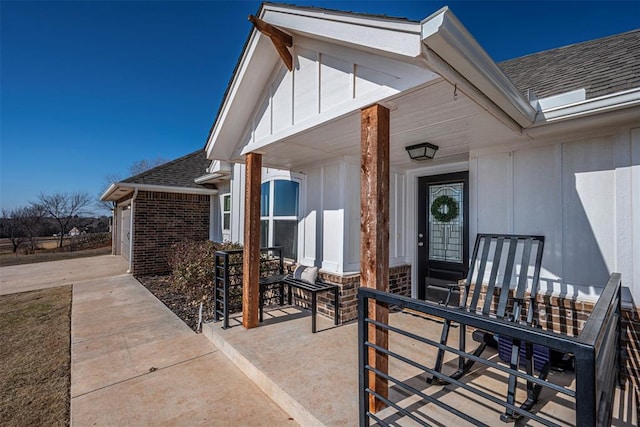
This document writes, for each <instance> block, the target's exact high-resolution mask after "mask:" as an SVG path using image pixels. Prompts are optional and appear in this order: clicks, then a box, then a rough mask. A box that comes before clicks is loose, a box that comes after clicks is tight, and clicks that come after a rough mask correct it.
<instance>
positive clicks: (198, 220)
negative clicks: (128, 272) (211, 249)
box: [132, 191, 210, 275]
mask: <svg viewBox="0 0 640 427" xmlns="http://www.w3.org/2000/svg"><path fill="white" fill-rule="evenodd" d="M209 197H210V196H209V195H202V194H180V193H164V192H151V191H140V192H139V193H138V195H137V197H136V199H135V201H134V208H133V209H134V210H133V215H134V219H133V224H134V225H133V227H134V229H133V261H132V273H133V274H134V275H145V274H159V273H166V272H168V271H169V266H168V264H167V254H168V251H169V249H170V247H171V245H172V244H173V243H175V242H179V241H182V240H196V241H199V240H207V239H208V238H209V209H210V203H209Z"/></svg>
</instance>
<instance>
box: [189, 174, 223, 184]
mask: <svg viewBox="0 0 640 427" xmlns="http://www.w3.org/2000/svg"><path fill="white" fill-rule="evenodd" d="M230 179H231V172H215V173H208V174H206V175H202V176H199V177H197V178H196V179H194V180H193V182H195V183H196V184H207V183H212V184H213V183H216V182H220V181H228V180H230Z"/></svg>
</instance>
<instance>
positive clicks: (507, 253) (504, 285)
mask: <svg viewBox="0 0 640 427" xmlns="http://www.w3.org/2000/svg"><path fill="white" fill-rule="evenodd" d="M543 250H544V236H523V235H511V234H478V236H477V238H476V243H475V245H474V247H473V255H472V256H471V260H470V263H469V274H468V276H467V283H466V285H465V291H464V296H463V299H462V303H463V306H464V308H466V309H467V310H469V311H472V312H476V313H479V314H483V315H495V316H496V317H498V318H508V319H510V320H514V321H517V322H519V321H521V320H522V319H521V310H522V309H523V308H524V305H525V304H524V299H525V296H526V292H527V289H528V290H529V304H528V310H527V316H526V322H527V324H529V325H531V324H532V322H533V315H534V311H535V298H536V294H537V292H538V284H539V281H540V268H541V264H542V252H543ZM472 285H473V289H471V287H472ZM483 285H484V286H483ZM483 294H484V298H481V297H482V296H483Z"/></svg>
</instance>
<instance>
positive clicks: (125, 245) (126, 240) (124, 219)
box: [120, 209, 131, 261]
mask: <svg viewBox="0 0 640 427" xmlns="http://www.w3.org/2000/svg"><path fill="white" fill-rule="evenodd" d="M120 227H121V229H120V230H121V233H120V254H121V255H122V256H123V257H124V259H126V260H127V261H129V253H130V248H131V209H125V210H123V211H122V215H121V217H120Z"/></svg>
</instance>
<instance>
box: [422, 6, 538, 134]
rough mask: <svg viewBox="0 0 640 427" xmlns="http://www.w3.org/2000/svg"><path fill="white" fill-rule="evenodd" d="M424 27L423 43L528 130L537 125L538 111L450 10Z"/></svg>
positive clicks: (440, 11)
mask: <svg viewBox="0 0 640 427" xmlns="http://www.w3.org/2000/svg"><path fill="white" fill-rule="evenodd" d="M421 24H422V43H423V44H424V45H425V46H426V47H427V48H429V49H431V50H432V51H433V52H435V53H436V54H437V55H438V56H439V57H440V58H442V59H443V60H444V61H445V62H446V63H447V64H449V65H450V66H451V67H452V68H454V69H455V70H456V71H457V72H458V73H460V75H462V76H463V77H464V78H466V79H467V80H468V81H469V82H470V83H471V84H473V85H474V86H475V87H476V88H477V89H478V90H479V91H480V92H482V93H483V94H485V95H486V96H487V97H488V98H489V99H490V100H491V101H492V102H493V103H494V104H495V105H496V106H498V107H499V108H500V109H501V110H502V111H504V112H505V113H506V114H507V115H508V116H509V117H510V118H511V119H513V120H514V121H515V122H516V123H518V125H520V126H521V127H523V128H526V127H528V126H531V125H532V124H533V122H534V121H535V116H536V110H535V109H534V108H533V107H532V106H531V104H530V103H529V101H528V100H527V99H526V98H525V97H524V96H523V95H522V94H521V93H520V92H519V91H518V89H516V87H515V86H514V85H513V83H511V81H510V80H509V78H508V77H507V76H506V75H505V74H504V73H503V72H502V70H500V68H499V67H498V65H497V64H496V63H495V62H494V61H493V60H492V59H491V57H490V56H489V55H488V54H487V53H486V52H485V51H484V49H483V48H482V47H481V46H480V45H479V44H478V42H477V41H476V40H475V39H474V38H473V36H472V35H471V34H470V33H469V31H467V29H466V28H465V27H464V26H463V25H462V23H461V22H460V21H459V20H458V18H456V16H455V15H454V14H453V13H452V12H451V10H449V8H447V7H444V8H442V9H440V10H439V11H437V12H436V13H434V14H433V15H431V16H429V17H428V18H426V19H424V20H423V21H422V23H421ZM435 71H436V72H437V70H435Z"/></svg>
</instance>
